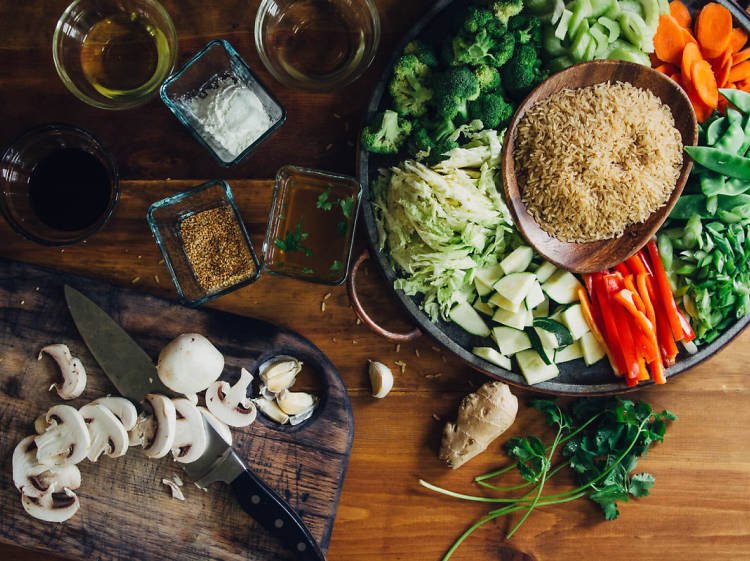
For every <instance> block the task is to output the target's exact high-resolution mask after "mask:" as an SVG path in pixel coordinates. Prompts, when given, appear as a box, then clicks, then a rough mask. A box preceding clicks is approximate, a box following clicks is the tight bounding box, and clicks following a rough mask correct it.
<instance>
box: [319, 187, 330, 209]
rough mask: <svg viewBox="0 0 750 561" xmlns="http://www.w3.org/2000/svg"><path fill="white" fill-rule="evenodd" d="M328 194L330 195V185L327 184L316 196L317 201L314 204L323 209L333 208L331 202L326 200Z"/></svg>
mask: <svg viewBox="0 0 750 561" xmlns="http://www.w3.org/2000/svg"><path fill="white" fill-rule="evenodd" d="M330 195H331V187H330V186H329V187H328V189H326V190H325V191H323V192H322V193H321V194H320V195H319V196H318V202H317V203H316V204H315V206H316V207H318V208H320V209H323V210H331V209H332V208H333V203H332V202H331V201H329V200H328V197H329V196H330Z"/></svg>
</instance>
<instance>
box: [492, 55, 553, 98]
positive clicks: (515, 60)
mask: <svg viewBox="0 0 750 561" xmlns="http://www.w3.org/2000/svg"><path fill="white" fill-rule="evenodd" d="M541 66H542V61H541V60H540V59H539V55H538V52H537V50H536V49H535V48H534V47H533V46H531V45H528V44H527V45H518V47H517V48H516V49H515V52H514V53H513V56H512V57H511V59H510V60H509V61H508V63H507V64H506V65H505V66H503V67H502V68H501V69H500V79H501V80H502V81H503V88H504V89H505V91H506V93H508V94H509V95H510V96H511V97H512V98H514V99H516V100H521V99H523V98H524V97H525V96H526V94H528V93H529V92H530V91H531V89H532V88H533V87H534V86H536V85H537V84H539V83H540V82H542V81H543V80H544V79H545V78H546V73H545V72H542V69H541Z"/></svg>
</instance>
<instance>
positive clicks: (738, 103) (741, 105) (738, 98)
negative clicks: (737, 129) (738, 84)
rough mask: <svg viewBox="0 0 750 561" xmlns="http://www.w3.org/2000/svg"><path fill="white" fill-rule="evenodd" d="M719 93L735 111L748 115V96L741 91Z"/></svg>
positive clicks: (749, 107)
mask: <svg viewBox="0 0 750 561" xmlns="http://www.w3.org/2000/svg"><path fill="white" fill-rule="evenodd" d="M719 93H720V94H721V95H723V96H724V97H725V98H726V99H727V101H729V103H731V104H732V105H734V106H735V107H736V108H737V109H739V110H740V111H742V112H743V113H745V114H747V113H750V94H749V93H747V92H743V91H742V90H730V89H720V90H719Z"/></svg>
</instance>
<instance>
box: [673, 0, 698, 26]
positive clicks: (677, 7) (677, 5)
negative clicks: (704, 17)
mask: <svg viewBox="0 0 750 561" xmlns="http://www.w3.org/2000/svg"><path fill="white" fill-rule="evenodd" d="M669 13H670V14H672V17H673V18H674V19H676V20H677V23H679V24H680V25H681V26H682V27H685V28H687V29H690V27H692V23H693V18H692V17H690V11H688V9H687V6H685V4H683V3H682V2H680V0H674V1H673V2H670V3H669Z"/></svg>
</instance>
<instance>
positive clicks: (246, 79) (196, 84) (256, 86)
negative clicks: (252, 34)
mask: <svg viewBox="0 0 750 561" xmlns="http://www.w3.org/2000/svg"><path fill="white" fill-rule="evenodd" d="M230 82H231V83H233V84H240V85H244V86H247V88H249V89H250V91H252V93H254V94H255V95H256V96H257V98H258V100H259V101H260V103H261V105H262V107H263V111H264V112H265V113H266V114H267V115H268V117H269V119H270V124H269V125H268V128H267V129H266V130H265V132H263V133H262V134H260V136H258V137H257V138H256V139H255V140H254V141H252V142H251V143H249V144H248V145H247V146H244V148H242V149H241V150H240V151H239V153H237V152H235V153H230V152H229V151H228V150H227V149H226V148H224V147H223V146H222V144H221V143H220V142H218V140H217V139H216V137H215V136H214V135H213V134H212V133H211V132H209V130H208V129H207V128H206V126H205V123H204V122H203V121H202V120H201V119H200V117H199V116H198V115H197V114H196V113H195V111H193V110H191V108H190V107H189V105H188V102H189V100H193V99H200V98H205V97H206V96H207V95H209V94H210V92H211V90H213V89H216V88H217V87H220V85H221V84H225V85H226V84H229V83H230ZM240 91H242V90H240ZM160 95H161V99H162V101H163V102H164V104H165V105H166V106H167V107H169V109H170V110H171V111H172V113H174V114H175V116H176V117H177V118H178V119H179V120H180V122H181V123H182V124H183V125H185V127H186V128H187V129H188V130H189V131H190V133H191V134H192V135H193V136H194V137H195V138H196V140H197V141H198V142H200V143H201V144H202V145H203V146H204V147H205V148H206V150H208V151H209V152H210V153H211V155H212V156H213V157H214V159H215V160H216V161H217V162H218V163H219V164H220V165H221V166H224V167H231V166H234V165H235V164H237V163H239V162H240V161H241V160H242V159H243V158H244V157H245V156H247V155H248V154H249V153H250V152H252V151H253V150H254V149H255V148H257V147H258V146H259V145H260V144H261V143H262V142H263V141H264V140H265V139H266V138H268V137H269V136H270V135H271V133H273V132H274V131H275V130H276V129H277V128H279V127H280V126H281V125H282V124H283V123H284V121H285V120H286V109H284V107H283V106H282V105H281V103H280V102H279V101H278V100H277V99H276V98H275V97H274V95H273V94H272V93H271V92H270V90H268V88H266V86H265V85H264V84H263V83H262V82H261V81H260V78H258V77H257V76H256V75H255V74H254V73H253V71H252V70H250V67H249V66H248V65H247V63H246V62H245V61H244V60H243V59H242V57H241V56H240V55H239V54H237V51H235V50H234V49H233V48H232V46H231V45H230V44H229V43H227V42H226V41H223V40H216V41H211V42H210V43H209V44H208V45H206V46H205V47H204V48H203V50H201V51H200V52H199V53H198V54H196V55H195V56H194V57H193V58H191V59H190V61H188V63H187V64H186V65H185V66H184V67H183V68H182V69H180V70H179V71H178V72H176V73H174V74H172V75H171V76H170V77H169V78H167V79H166V81H165V82H164V83H163V84H162V86H161V90H160ZM236 97H237V96H235V98H236ZM241 112H242V108H241V107H239V105H235V106H234V107H233V108H232V114H231V117H230V120H231V121H232V122H234V123H236V122H238V121H246V120H247V118H248V117H249V115H247V114H242V113H241Z"/></svg>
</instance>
